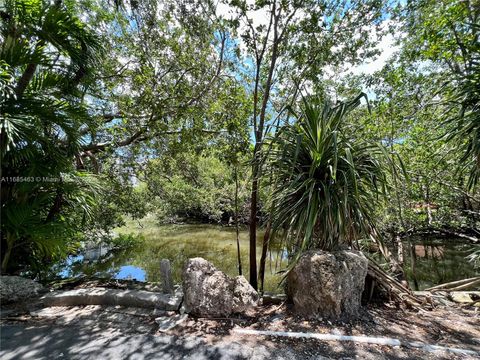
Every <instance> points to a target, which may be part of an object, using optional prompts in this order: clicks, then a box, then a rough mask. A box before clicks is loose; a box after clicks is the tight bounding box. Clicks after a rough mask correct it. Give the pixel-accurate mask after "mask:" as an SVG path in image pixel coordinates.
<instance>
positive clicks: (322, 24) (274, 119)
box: [231, 0, 382, 289]
mask: <svg viewBox="0 0 480 360" xmlns="http://www.w3.org/2000/svg"><path fill="white" fill-rule="evenodd" d="M231 5H232V6H233V7H234V10H235V12H236V14H237V16H236V18H235V22H236V24H237V25H239V26H240V28H239V31H240V36H241V39H242V41H243V43H244V45H245V47H246V51H247V54H246V59H247V61H249V62H251V63H252V64H253V72H251V73H250V74H249V76H250V80H251V81H250V86H251V88H252V93H253V111H252V128H253V135H254V150H253V160H252V183H251V201H250V204H251V205H250V206H251V207H250V229H249V232H250V284H251V285H252V286H253V287H254V288H255V289H257V257H256V244H257V240H256V230H257V216H258V214H257V213H258V191H259V179H260V176H261V164H260V158H259V156H260V152H261V149H262V145H263V142H264V138H265V135H266V134H267V133H268V132H269V131H271V130H272V129H274V128H275V126H276V124H277V123H278V122H279V121H280V119H281V118H282V117H283V120H285V116H286V115H287V113H286V112H285V107H286V105H287V104H289V103H294V102H295V99H296V97H297V94H298V89H299V88H302V87H303V86H312V85H313V87H314V88H316V87H317V86H321V84H320V83H321V81H319V78H320V77H321V76H322V75H323V68H324V67H325V66H326V65H327V64H328V65H334V64H336V63H341V62H345V61H351V62H353V63H354V62H356V61H358V58H359V53H360V52H359V50H363V51H364V53H363V54H362V55H363V56H364V57H368V56H369V55H372V54H373V53H374V51H373V52H372V49H373V48H372V42H371V41H370V40H369V36H368V35H369V33H370V31H371V27H375V26H379V24H380V23H381V18H382V16H381V11H382V9H381V8H382V4H380V3H379V2H377V1H369V0H367V1H363V0H361V1H354V2H344V1H337V0H332V1H330V0H328V1H320V2H318V1H310V0H308V1H307V0H300V1H277V0H273V1H258V2H255V3H254V4H249V3H248V2H247V1H241V0H235V1H232V2H231ZM255 14H257V15H258V14H261V15H263V16H266V19H267V21H266V23H265V24H258V25H257V24H255V23H254V21H253V19H252V16H253V15H255ZM338 49H340V50H338ZM272 94H273V96H272ZM265 241H268V236H266V237H265ZM263 266H264V263H263V264H261V267H263ZM261 272H262V271H261ZM262 273H263V272H262Z"/></svg>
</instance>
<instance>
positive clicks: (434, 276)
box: [59, 222, 479, 292]
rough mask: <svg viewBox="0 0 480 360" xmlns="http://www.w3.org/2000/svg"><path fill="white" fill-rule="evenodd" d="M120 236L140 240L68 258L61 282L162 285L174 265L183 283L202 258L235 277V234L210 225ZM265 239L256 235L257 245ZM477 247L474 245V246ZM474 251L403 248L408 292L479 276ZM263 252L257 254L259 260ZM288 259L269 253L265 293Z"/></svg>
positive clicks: (423, 244)
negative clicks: (191, 261) (163, 264)
mask: <svg viewBox="0 0 480 360" xmlns="http://www.w3.org/2000/svg"><path fill="white" fill-rule="evenodd" d="M118 233H135V234H141V235H142V236H143V240H142V241H141V242H140V243H138V245H136V246H134V247H132V248H129V249H127V250H122V251H111V249H110V248H108V247H106V246H100V247H97V248H93V249H89V250H86V251H84V252H83V253H81V254H78V255H75V256H70V257H69V258H68V259H67V260H66V262H65V263H64V264H61V266H60V268H59V274H60V275H61V276H62V277H77V276H83V275H86V276H95V277H101V278H109V279H135V280H138V281H149V282H158V281H160V260H161V259H164V258H166V259H169V260H170V261H171V263H172V270H173V276H174V280H175V281H176V282H178V283H179V282H180V281H181V272H182V267H183V264H184V263H185V261H186V260H187V259H188V258H191V257H203V258H205V259H207V260H209V261H211V262H212V263H213V264H214V265H215V266H216V267H217V268H218V269H220V270H222V271H224V272H226V273H227V274H229V275H231V276H235V275H238V264H237V247H236V240H235V239H236V238H235V229H233V228H227V227H220V226H214V225H164V226H158V225H155V224H154V223H153V222H152V223H143V224H142V225H139V224H133V223H130V224H129V226H128V227H125V228H121V229H118ZM262 237H263V234H262V233H261V232H259V234H258V242H259V243H261V239H262ZM477 246H478V245H477ZM240 247H241V258H242V266H243V275H245V277H247V279H248V231H247V230H242V231H241V232H240ZM472 250H473V245H471V244H468V243H464V242H461V241H459V240H458V239H428V240H425V239H423V240H422V239H410V240H409V241H406V242H405V243H404V258H405V271H406V275H407V278H408V281H409V282H410V285H411V287H412V289H418V290H422V289H425V288H428V287H430V286H434V285H437V284H441V283H445V282H449V281H455V280H459V279H463V278H468V277H473V276H477V275H478V273H479V269H475V267H474V265H473V264H472V263H470V262H468V261H467V260H466V259H465V257H466V256H467V255H468V254H470V253H471V251H472ZM260 254H261V248H260V247H258V248H257V257H258V258H260ZM286 265H287V255H286V253H285V252H284V251H282V250H281V249H280V248H279V246H275V245H274V246H272V249H271V250H270V251H269V253H268V260H267V266H266V274H265V291H269V292H283V288H282V287H281V286H279V283H280V281H281V279H282V274H281V273H279V272H280V271H281V270H283V269H284V268H285V267H286Z"/></svg>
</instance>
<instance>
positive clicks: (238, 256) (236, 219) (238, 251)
mask: <svg viewBox="0 0 480 360" xmlns="http://www.w3.org/2000/svg"><path fill="white" fill-rule="evenodd" d="M234 171H235V232H236V235H237V258H238V275H242V257H241V255H240V231H239V229H238V171H237V164H235V169H234Z"/></svg>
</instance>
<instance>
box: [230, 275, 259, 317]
mask: <svg viewBox="0 0 480 360" xmlns="http://www.w3.org/2000/svg"><path fill="white" fill-rule="evenodd" d="M257 304H258V293H257V292H256V291H255V289H254V288H253V287H252V285H250V283H249V282H248V281H247V279H245V277H243V276H237V277H235V278H234V279H233V308H232V311H233V312H234V313H245V312H246V311H248V310H249V309H252V308H254V307H255V306H257Z"/></svg>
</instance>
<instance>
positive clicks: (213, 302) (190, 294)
mask: <svg viewBox="0 0 480 360" xmlns="http://www.w3.org/2000/svg"><path fill="white" fill-rule="evenodd" d="M183 292H184V306H185V311H186V312H187V313H190V314H192V315H194V316H199V317H210V318H212V317H227V316H230V315H231V314H233V313H243V312H245V311H246V310H247V309H249V308H251V307H253V306H256V305H257V301H258V294H257V292H256V291H255V290H254V289H253V288H252V287H251V286H250V284H249V283H248V282H247V280H246V279H245V278H244V277H243V276H238V277H236V278H234V279H232V278H231V277H229V276H227V275H226V274H225V273H223V272H222V271H220V270H217V269H216V268H215V266H214V265H213V264H212V263H210V262H208V261H207V260H205V259H203V258H193V259H189V260H188V261H187V263H186V264H185V267H184V270H183Z"/></svg>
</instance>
